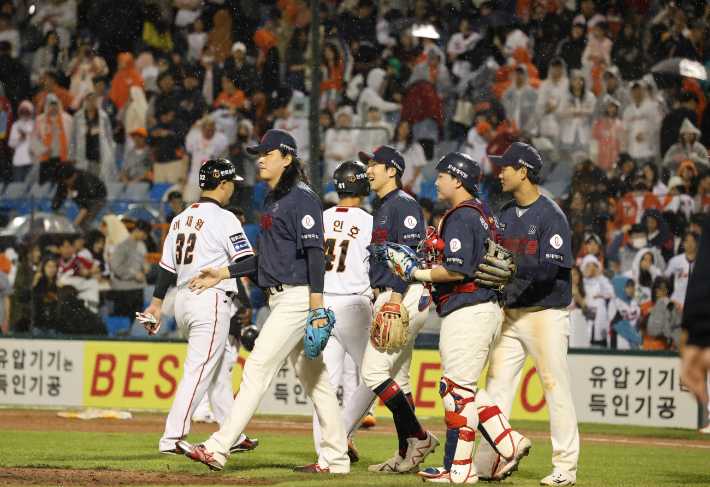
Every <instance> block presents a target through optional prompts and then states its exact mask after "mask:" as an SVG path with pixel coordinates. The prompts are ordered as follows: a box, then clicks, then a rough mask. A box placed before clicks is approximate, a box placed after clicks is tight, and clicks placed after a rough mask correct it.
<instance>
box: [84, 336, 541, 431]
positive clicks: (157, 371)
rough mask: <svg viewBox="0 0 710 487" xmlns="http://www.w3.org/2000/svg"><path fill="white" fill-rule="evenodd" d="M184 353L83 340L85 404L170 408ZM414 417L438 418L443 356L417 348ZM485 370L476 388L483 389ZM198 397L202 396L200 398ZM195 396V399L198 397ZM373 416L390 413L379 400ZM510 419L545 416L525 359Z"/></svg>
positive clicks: (163, 346)
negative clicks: (415, 409) (415, 410)
mask: <svg viewBox="0 0 710 487" xmlns="http://www.w3.org/2000/svg"><path fill="white" fill-rule="evenodd" d="M186 352H187V344H184V343H148V342H92V341H87V342H84V385H83V388H84V389H83V392H84V406H86V407H100V408H134V409H158V410H168V409H170V406H171V405H172V401H173V396H174V395H175V390H176V389H177V386H178V384H179V383H180V379H181V377H182V369H183V364H184V361H185V354H186ZM248 356H249V353H248V352H246V351H245V350H244V349H241V350H240V351H239V360H238V362H237V364H236V365H235V366H234V370H233V372H232V385H233V387H234V392H235V393H236V392H237V391H238V390H239V383H240V382H241V378H242V370H243V367H244V361H245V360H246V358H247V357H248ZM410 373H411V378H410V383H411V385H412V393H413V396H414V404H415V406H416V408H417V415H418V416H422V417H426V416H429V417H442V416H444V410H443V408H442V405H441V398H440V397H439V380H440V378H441V357H440V356H439V353H438V351H435V350H415V351H414V357H413V358H412V366H411V369H410ZM485 374H486V370H484V371H483V374H482V376H481V380H480V381H479V386H480V387H484V388H485ZM199 399H201V398H199ZM199 399H197V400H199ZM375 412H376V414H380V415H383V416H387V415H389V414H390V413H389V411H388V410H387V408H386V407H385V406H384V405H383V404H381V403H379V404H378V406H377V408H376V410H375ZM511 416H512V418H513V419H535V420H547V419H548V414H547V406H546V405H545V399H544V397H543V393H542V385H541V384H540V380H539V379H538V376H537V374H536V373H535V367H534V365H533V363H532V359H531V358H530V357H528V359H527V361H526V362H525V367H524V368H523V374H522V380H521V381H520V384H519V386H518V392H517V394H516V397H515V403H514V404H513V412H512V415H511Z"/></svg>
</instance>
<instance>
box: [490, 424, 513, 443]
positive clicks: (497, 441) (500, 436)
mask: <svg viewBox="0 0 710 487" xmlns="http://www.w3.org/2000/svg"><path fill="white" fill-rule="evenodd" d="M512 431H513V428H508V429H506V430H503V432H502V433H501V434H499V435H498V438H496V439H495V441H494V443H495V444H496V445H497V444H498V443H500V442H501V440H502V439H503V438H505V437H506V435H509V434H510V433H511V432H512Z"/></svg>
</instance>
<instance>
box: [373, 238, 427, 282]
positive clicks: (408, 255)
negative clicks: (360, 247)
mask: <svg viewBox="0 0 710 487" xmlns="http://www.w3.org/2000/svg"><path fill="white" fill-rule="evenodd" d="M367 250H369V251H370V255H372V257H373V258H374V259H375V262H376V263H377V264H379V265H381V266H382V267H387V268H388V269H389V270H391V271H392V273H393V274H396V275H398V276H399V277H401V278H402V279H404V280H405V281H409V282H412V281H415V280H416V279H414V271H415V270H416V269H418V268H419V259H418V258H417V254H415V253H414V251H413V250H412V249H410V248H409V247H407V246H406V245H400V244H397V243H394V242H378V243H374V244H370V245H368V246H367Z"/></svg>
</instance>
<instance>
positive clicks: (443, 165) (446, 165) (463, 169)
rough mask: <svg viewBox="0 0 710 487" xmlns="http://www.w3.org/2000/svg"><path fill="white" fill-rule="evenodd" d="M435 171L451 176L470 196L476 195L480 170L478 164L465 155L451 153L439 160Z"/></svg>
mask: <svg viewBox="0 0 710 487" xmlns="http://www.w3.org/2000/svg"><path fill="white" fill-rule="evenodd" d="M436 170H437V171H439V172H445V173H448V174H451V175H452V176H453V177H455V178H456V179H458V180H459V181H461V184H463V187H464V188H466V189H467V190H468V192H469V193H471V194H478V192H479V190H478V186H476V184H478V183H479V182H480V181H481V168H480V167H478V163H477V162H476V161H474V160H473V159H471V158H470V157H469V156H467V155H466V154H462V153H460V152H451V153H450V154H446V155H445V156H444V157H442V158H441V160H440V161H439V163H438V164H437V165H436Z"/></svg>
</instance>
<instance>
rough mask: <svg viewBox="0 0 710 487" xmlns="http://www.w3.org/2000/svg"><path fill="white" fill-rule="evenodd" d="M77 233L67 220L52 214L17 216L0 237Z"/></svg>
mask: <svg viewBox="0 0 710 487" xmlns="http://www.w3.org/2000/svg"><path fill="white" fill-rule="evenodd" d="M65 233H78V232H77V230H76V227H74V225H73V224H72V222H71V220H69V218H67V217H65V216H64V215H57V214H54V213H35V214H34V218H33V217H32V215H25V216H18V217H16V218H13V220H12V221H11V222H10V223H9V224H8V225H7V226H6V227H5V228H4V229H3V230H2V231H0V236H15V237H18V238H21V239H24V238H25V237H27V236H29V235H33V236H35V235H43V234H49V235H56V234H65Z"/></svg>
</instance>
